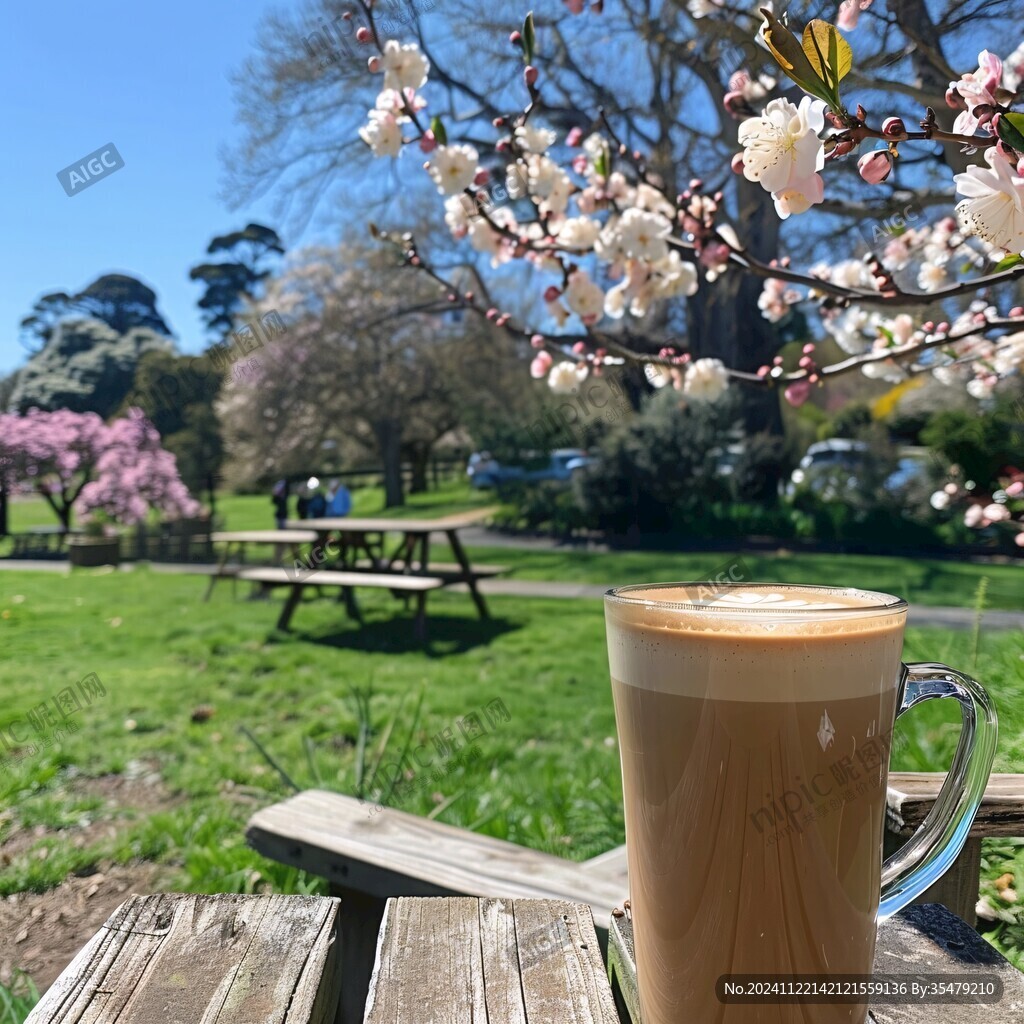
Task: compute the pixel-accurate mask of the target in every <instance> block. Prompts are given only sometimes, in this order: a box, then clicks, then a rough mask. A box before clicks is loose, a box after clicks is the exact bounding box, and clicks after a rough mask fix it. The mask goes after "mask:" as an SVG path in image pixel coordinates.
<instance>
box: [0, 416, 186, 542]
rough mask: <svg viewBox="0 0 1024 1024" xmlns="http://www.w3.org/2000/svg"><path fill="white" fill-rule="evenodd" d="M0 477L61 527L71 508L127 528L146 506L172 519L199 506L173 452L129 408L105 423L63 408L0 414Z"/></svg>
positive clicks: (85, 516) (67, 521) (144, 512)
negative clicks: (30, 496)
mask: <svg viewBox="0 0 1024 1024" xmlns="http://www.w3.org/2000/svg"><path fill="white" fill-rule="evenodd" d="M0 481H2V482H3V483H4V485H5V486H6V488H8V489H13V488H15V487H17V486H19V485H20V486H25V485H28V486H30V487H32V488H33V489H34V490H36V491H37V492H38V493H39V494H41V495H42V496H43V497H44V498H45V499H46V501H47V502H48V503H49V505H50V507H51V508H52V509H53V511H54V512H55V513H56V515H57V518H58V519H59V520H60V522H61V525H63V526H64V528H65V529H67V528H68V527H69V526H70V523H71V515H72V512H74V514H75V515H76V516H78V517H79V518H80V519H83V520H86V521H89V520H90V519H107V520H110V521H113V522H118V523H123V524H125V525H131V524H134V523H140V522H142V521H143V520H144V519H145V518H146V516H147V515H148V514H149V512H150V510H151V509H155V510H157V511H159V512H161V513H162V514H164V515H165V516H168V517H171V518H177V517H179V516H193V515H195V514H196V513H197V512H198V511H199V504H198V502H196V501H194V500H193V499H192V498H191V497H190V496H189V493H188V489H187V488H186V487H185V485H184V484H183V483H182V482H181V479H180V478H179V476H178V469H177V465H176V463H175V459H174V456H173V455H171V454H170V452H167V451H164V449H163V448H161V447H160V435H159V434H158V433H157V432H156V430H155V429H154V428H153V425H152V424H151V423H150V422H149V421H148V420H147V419H146V418H145V416H143V414H142V413H141V412H140V411H139V410H138V409H134V408H133V409H130V410H129V412H128V415H127V416H125V417H124V418H122V419H117V420H114V421H113V422H112V423H110V424H106V423H104V422H103V420H102V419H101V418H100V417H99V416H98V415H97V414H96V413H92V412H86V413H77V412H70V411H69V410H67V409H58V410H57V411H55V412H41V411H40V410H38V409H30V410H29V411H28V412H27V413H25V415H24V416H17V415H14V414H5V415H0Z"/></svg>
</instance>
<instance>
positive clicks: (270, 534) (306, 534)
mask: <svg viewBox="0 0 1024 1024" xmlns="http://www.w3.org/2000/svg"><path fill="white" fill-rule="evenodd" d="M318 536H319V534H318V533H317V532H316V531H315V530H222V531H220V532H218V533H214V534H212V535H211V537H210V540H212V541H213V542H214V543H215V544H221V543H223V544H312V543H314V542H315V541H316V539H317V537H318Z"/></svg>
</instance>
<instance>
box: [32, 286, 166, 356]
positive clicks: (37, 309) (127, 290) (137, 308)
mask: <svg viewBox="0 0 1024 1024" xmlns="http://www.w3.org/2000/svg"><path fill="white" fill-rule="evenodd" d="M156 303H157V298H156V293H155V292H154V291H153V289H152V288H148V287H147V286H146V285H144V284H143V283H142V282H141V281H140V280H138V278H135V277H131V276H130V275H128V274H104V275H103V276H102V277H98V278H96V280H95V281H93V282H92V284H89V285H86V287H85V288H83V289H82V290H81V291H80V292H74V293H72V294H68V293H67V292H60V291H58V292H50V293H49V294H47V295H43V296H42V297H40V298H39V299H37V300H36V304H35V305H34V306H33V307H32V312H31V313H29V315H28V316H26V317H25V318H24V319H23V320H22V321H21V329H22V338H23V340H25V343H26V344H27V345H28V346H29V347H30V348H32V349H33V350H35V349H36V348H38V347H39V346H40V345H45V344H46V343H47V342H48V341H49V340H50V338H51V337H52V335H53V332H54V330H55V329H56V327H57V325H58V324H60V323H61V322H62V321H64V320H67V319H69V318H76V319H90V320H99V321H101V322H102V323H105V324H106V325H107V326H108V327H109V328H110V329H111V330H112V331H114V332H115V333H117V334H125V333H127V332H128V331H130V330H131V329H132V328H134V327H145V328H146V329H148V330H150V331H155V332H156V333H157V334H161V335H163V336H164V337H170V335H171V329H170V328H169V327H168V326H167V322H166V321H165V320H164V318H163V317H162V316H161V315H160V313H159V312H158V311H157V308H156Z"/></svg>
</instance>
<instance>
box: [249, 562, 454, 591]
mask: <svg viewBox="0 0 1024 1024" xmlns="http://www.w3.org/2000/svg"><path fill="white" fill-rule="evenodd" d="M297 576H298V577H299V578H296V577H297ZM238 578H239V579H240V580H247V581H248V582H250V583H270V584H272V585H278V586H286V585H288V586H296V585H298V586H309V587H380V588H382V589H385V590H410V591H423V590H437V589H438V588H439V587H443V586H444V580H442V579H439V578H437V577H434V576H406V575H402V574H400V573H373V572H336V571H334V570H333V569H322V570H313V571H311V572H309V573H308V574H307V575H304V576H303V575H301V574H299V573H296V572H294V571H292V570H290V569H284V568H281V567H267V568H263V569H244V570H242V571H241V572H240V573H239V574H238Z"/></svg>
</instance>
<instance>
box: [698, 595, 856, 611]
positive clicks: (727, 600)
mask: <svg viewBox="0 0 1024 1024" xmlns="http://www.w3.org/2000/svg"><path fill="white" fill-rule="evenodd" d="M693 604H696V605H700V606H701V607H702V608H750V609H752V610H763V611H774V610H776V609H781V608H810V609H817V608H821V609H835V608H849V607H850V605H848V604H837V603H836V602H834V601H807V600H805V599H804V598H800V597H793V596H791V595H789V594H782V593H778V592H774V591H753V590H728V591H726V592H725V593H723V594H716V595H715V596H714V597H698V598H697V599H695V600H694V601H693Z"/></svg>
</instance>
